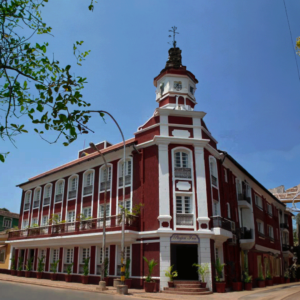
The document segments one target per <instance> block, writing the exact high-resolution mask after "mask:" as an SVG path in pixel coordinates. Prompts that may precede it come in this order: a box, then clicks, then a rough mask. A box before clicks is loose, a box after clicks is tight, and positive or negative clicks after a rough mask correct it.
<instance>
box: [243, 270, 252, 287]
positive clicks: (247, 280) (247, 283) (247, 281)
mask: <svg viewBox="0 0 300 300" xmlns="http://www.w3.org/2000/svg"><path fill="white" fill-rule="evenodd" d="M244 284H245V285H244V287H245V290H246V291H251V290H252V276H249V274H248V272H245V274H244Z"/></svg>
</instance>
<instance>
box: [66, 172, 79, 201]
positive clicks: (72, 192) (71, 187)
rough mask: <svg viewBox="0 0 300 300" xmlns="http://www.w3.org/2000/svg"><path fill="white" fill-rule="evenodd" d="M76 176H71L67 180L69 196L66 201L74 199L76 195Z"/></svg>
mask: <svg viewBox="0 0 300 300" xmlns="http://www.w3.org/2000/svg"><path fill="white" fill-rule="evenodd" d="M77 187H78V176H76V175H75V176H73V177H71V178H70V179H69V194H68V199H74V198H76V195H77Z"/></svg>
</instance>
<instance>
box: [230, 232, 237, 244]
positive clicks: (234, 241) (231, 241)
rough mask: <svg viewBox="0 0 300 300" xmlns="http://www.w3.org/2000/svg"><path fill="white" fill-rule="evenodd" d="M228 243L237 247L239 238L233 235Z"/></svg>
mask: <svg viewBox="0 0 300 300" xmlns="http://www.w3.org/2000/svg"><path fill="white" fill-rule="evenodd" d="M228 243H229V244H230V245H236V244H237V237H236V235H235V234H233V235H232V239H228Z"/></svg>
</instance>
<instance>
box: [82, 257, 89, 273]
mask: <svg viewBox="0 0 300 300" xmlns="http://www.w3.org/2000/svg"><path fill="white" fill-rule="evenodd" d="M89 262H90V258H89V257H87V258H85V259H84V265H83V276H88V275H89Z"/></svg>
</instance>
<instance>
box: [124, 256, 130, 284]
mask: <svg viewBox="0 0 300 300" xmlns="http://www.w3.org/2000/svg"><path fill="white" fill-rule="evenodd" d="M129 268H130V258H127V259H126V264H125V279H129Z"/></svg>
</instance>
